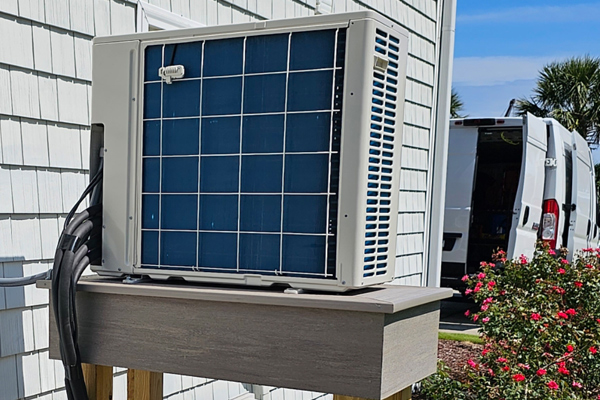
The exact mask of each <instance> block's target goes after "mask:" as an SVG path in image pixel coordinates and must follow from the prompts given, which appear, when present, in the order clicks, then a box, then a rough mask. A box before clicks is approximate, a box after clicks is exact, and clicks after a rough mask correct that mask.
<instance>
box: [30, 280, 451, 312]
mask: <svg viewBox="0 0 600 400" xmlns="http://www.w3.org/2000/svg"><path fill="white" fill-rule="evenodd" d="M49 286H50V281H38V287H40V288H49ZM77 290H78V291H81V292H90V293H107V294H117V295H134V296H144V297H161V298H178V299H190V300H205V301H220V302H230V303H248V304H258V305H261V304H263V305H278V306H286V307H301V308H307V307H308V308H319V309H331V310H345V311H361V312H374V313H385V314H393V313H397V312H399V311H402V310H405V309H409V308H412V307H417V306H419V305H421V304H427V303H430V302H435V301H439V300H442V299H445V298H448V297H451V296H452V290H451V289H437V288H422V287H414V286H394V285H379V286H374V287H372V288H370V289H365V290H360V291H356V292H355V293H346V294H312V293H310V294H304V293H302V294H283V293H281V292H274V291H265V290H260V289H244V288H226V287H218V288H216V287H205V286H196V285H173V284H171V285H169V284H164V283H137V284H124V283H121V282H120V281H119V280H115V279H106V278H98V277H88V278H84V279H82V280H81V281H80V282H79V284H78V287H77Z"/></svg>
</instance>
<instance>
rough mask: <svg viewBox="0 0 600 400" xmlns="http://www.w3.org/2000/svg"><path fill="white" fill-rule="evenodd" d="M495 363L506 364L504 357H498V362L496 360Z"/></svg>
mask: <svg viewBox="0 0 600 400" xmlns="http://www.w3.org/2000/svg"><path fill="white" fill-rule="evenodd" d="M496 361H498V362H501V363H505V362H506V358H504V357H498V360H496Z"/></svg>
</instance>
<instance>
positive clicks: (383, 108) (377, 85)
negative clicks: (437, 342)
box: [363, 29, 400, 278]
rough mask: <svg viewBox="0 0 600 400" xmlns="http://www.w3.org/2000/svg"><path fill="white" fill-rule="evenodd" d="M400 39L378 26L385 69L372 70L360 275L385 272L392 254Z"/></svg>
mask: <svg viewBox="0 0 600 400" xmlns="http://www.w3.org/2000/svg"><path fill="white" fill-rule="evenodd" d="M399 43H400V41H399V39H398V38H396V37H394V36H392V35H389V34H388V33H386V32H384V31H383V30H380V29H377V31H376V35H375V55H376V56H377V57H378V58H381V57H385V58H387V60H388V65H387V68H386V69H385V71H382V70H380V69H375V68H374V72H373V92H372V93H373V94H372V100H371V102H372V104H371V129H370V138H369V175H368V183H367V187H366V188H365V189H366V190H367V204H366V208H367V218H366V234H365V255H364V272H363V277H364V278H369V277H373V276H376V275H383V274H386V273H387V271H388V267H389V266H390V263H391V261H392V260H393V258H394V255H393V254H389V251H388V248H389V241H390V240H394V236H393V234H394V233H395V232H390V218H391V217H392V215H393V214H392V211H391V209H390V203H391V201H390V199H391V196H392V169H393V168H398V167H399V166H397V165H393V158H394V150H395V146H397V145H399V143H395V137H396V135H395V133H396V115H397V112H396V106H397V100H398V80H397V77H398V61H399V54H398V51H399V48H398V44H399Z"/></svg>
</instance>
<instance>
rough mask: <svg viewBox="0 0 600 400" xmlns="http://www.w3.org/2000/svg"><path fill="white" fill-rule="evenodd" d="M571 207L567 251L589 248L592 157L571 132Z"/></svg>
mask: <svg viewBox="0 0 600 400" xmlns="http://www.w3.org/2000/svg"><path fill="white" fill-rule="evenodd" d="M573 153H574V154H573V205H574V208H575V209H574V210H573V211H572V212H571V227H570V232H569V246H568V247H569V249H575V250H581V249H583V248H587V247H590V244H591V242H592V238H593V236H594V227H593V220H594V218H593V217H592V212H593V210H594V208H595V207H594V206H593V205H592V201H595V198H594V197H595V196H592V191H593V188H594V187H595V186H594V184H592V183H591V182H590V180H591V179H592V177H593V172H592V170H593V167H592V165H593V164H592V156H591V152H590V149H589V147H588V144H587V141H586V140H585V139H584V138H583V137H582V136H581V135H579V134H578V133H577V132H573Z"/></svg>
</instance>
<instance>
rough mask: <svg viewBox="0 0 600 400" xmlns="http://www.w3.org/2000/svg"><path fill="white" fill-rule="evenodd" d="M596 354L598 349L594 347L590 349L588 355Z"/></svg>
mask: <svg viewBox="0 0 600 400" xmlns="http://www.w3.org/2000/svg"><path fill="white" fill-rule="evenodd" d="M597 352H598V349H597V348H596V347H595V346H592V347H590V353H592V354H596V353H597Z"/></svg>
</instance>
